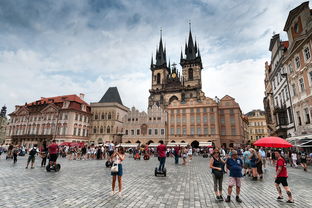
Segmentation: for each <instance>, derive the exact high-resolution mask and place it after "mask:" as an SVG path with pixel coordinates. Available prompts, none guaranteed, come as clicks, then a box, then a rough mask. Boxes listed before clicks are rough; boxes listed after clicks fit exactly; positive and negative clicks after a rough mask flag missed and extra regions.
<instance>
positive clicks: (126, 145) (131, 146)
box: [116, 143, 139, 148]
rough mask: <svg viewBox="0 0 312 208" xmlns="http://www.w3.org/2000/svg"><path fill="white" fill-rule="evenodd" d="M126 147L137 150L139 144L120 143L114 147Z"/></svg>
mask: <svg viewBox="0 0 312 208" xmlns="http://www.w3.org/2000/svg"><path fill="white" fill-rule="evenodd" d="M120 146H121V147H126V148H137V147H138V146H139V144H130V143H121V144H118V145H117V146H116V147H120Z"/></svg>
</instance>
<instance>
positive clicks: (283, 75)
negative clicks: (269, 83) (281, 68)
mask: <svg viewBox="0 0 312 208" xmlns="http://www.w3.org/2000/svg"><path fill="white" fill-rule="evenodd" d="M281 75H282V77H284V78H286V84H287V89H288V94H289V102H290V110H291V114H292V118H293V123H294V129H295V132H296V123H295V116H294V110H293V104H292V101H291V95H290V90H289V83H288V74H287V73H283V74H281Z"/></svg>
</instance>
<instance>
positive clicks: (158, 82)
mask: <svg viewBox="0 0 312 208" xmlns="http://www.w3.org/2000/svg"><path fill="white" fill-rule="evenodd" d="M156 79H157V84H160V73H158V74H157V78H156Z"/></svg>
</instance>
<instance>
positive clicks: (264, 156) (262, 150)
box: [259, 147, 266, 170]
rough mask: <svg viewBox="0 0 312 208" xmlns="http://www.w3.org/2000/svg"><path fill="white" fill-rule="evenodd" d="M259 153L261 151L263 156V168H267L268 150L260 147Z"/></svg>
mask: <svg viewBox="0 0 312 208" xmlns="http://www.w3.org/2000/svg"><path fill="white" fill-rule="evenodd" d="M259 153H260V155H261V158H262V165H263V169H264V170H266V152H265V150H264V149H263V147H261V148H260V150H259Z"/></svg>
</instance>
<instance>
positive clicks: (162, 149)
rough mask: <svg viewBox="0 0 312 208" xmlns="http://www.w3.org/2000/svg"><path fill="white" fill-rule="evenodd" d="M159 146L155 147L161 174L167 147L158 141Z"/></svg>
mask: <svg viewBox="0 0 312 208" xmlns="http://www.w3.org/2000/svg"><path fill="white" fill-rule="evenodd" d="M159 143H160V144H159V145H158V146H157V153H158V160H159V168H158V170H159V172H163V171H164V168H165V163H166V150H167V147H166V145H164V142H163V141H162V140H160V141H159Z"/></svg>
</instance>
